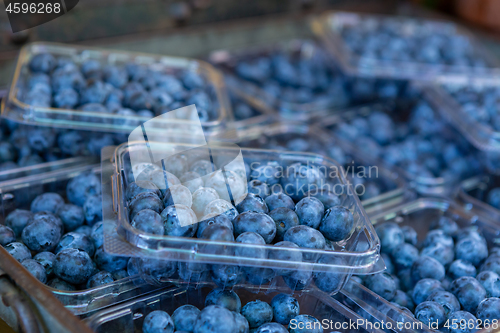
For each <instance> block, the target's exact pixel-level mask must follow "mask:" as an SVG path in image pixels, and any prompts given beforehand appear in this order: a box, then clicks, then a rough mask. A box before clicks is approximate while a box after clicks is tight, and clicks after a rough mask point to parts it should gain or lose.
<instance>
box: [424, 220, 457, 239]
mask: <svg viewBox="0 0 500 333" xmlns="http://www.w3.org/2000/svg"><path fill="white" fill-rule="evenodd" d="M431 229H440V230H443V231H444V232H445V233H446V234H447V235H449V236H454V235H455V234H456V233H457V232H458V229H459V228H458V225H457V223H456V222H455V221H453V220H452V219H451V218H449V217H446V216H441V217H440V218H439V219H437V220H434V221H433V222H432V223H431Z"/></svg>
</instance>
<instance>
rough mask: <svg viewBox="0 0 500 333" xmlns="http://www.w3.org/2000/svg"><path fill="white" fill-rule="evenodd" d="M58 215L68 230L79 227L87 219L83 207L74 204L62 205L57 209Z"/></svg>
mask: <svg viewBox="0 0 500 333" xmlns="http://www.w3.org/2000/svg"><path fill="white" fill-rule="evenodd" d="M57 216H59V218H60V219H61V221H62V223H63V224H64V230H66V231H73V230H75V229H77V228H78V227H80V226H81V225H82V224H83V222H84V220H85V216H84V213H83V209H82V207H79V206H76V205H72V204H63V205H61V206H60V207H59V209H58V210H57Z"/></svg>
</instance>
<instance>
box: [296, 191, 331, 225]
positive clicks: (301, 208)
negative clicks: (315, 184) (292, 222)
mask: <svg viewBox="0 0 500 333" xmlns="http://www.w3.org/2000/svg"><path fill="white" fill-rule="evenodd" d="M328 211H330V210H328ZM328 211H327V213H328ZM295 213H297V216H298V218H299V221H300V224H301V225H306V226H308V227H311V228H314V229H317V228H318V227H319V225H320V223H321V222H322V219H323V215H325V206H324V205H323V203H321V201H319V200H318V199H316V198H314V197H305V198H303V199H301V200H300V201H299V202H298V203H297V205H295ZM330 213H331V211H330Z"/></svg>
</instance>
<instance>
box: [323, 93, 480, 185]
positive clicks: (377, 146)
mask: <svg viewBox="0 0 500 333" xmlns="http://www.w3.org/2000/svg"><path fill="white" fill-rule="evenodd" d="M411 104H413V103H411ZM403 105H406V107H404V108H403V107H402V106H401V105H398V104H396V103H395V104H386V105H385V106H376V105H374V106H370V108H371V110H370V112H369V114H368V115H366V116H365V115H359V116H354V117H351V118H349V119H347V121H345V122H342V123H340V124H335V125H333V126H332V131H333V133H334V134H335V136H336V137H337V138H338V139H339V140H344V141H347V142H349V143H351V144H352V145H353V146H355V147H356V149H357V150H358V153H359V154H360V156H364V158H365V160H367V161H368V160H369V161H372V162H376V161H382V162H383V163H384V164H386V165H389V166H397V167H399V168H400V169H403V170H404V171H405V172H407V173H409V174H410V175H412V176H413V177H423V178H435V177H443V178H444V179H451V180H461V179H465V178H467V177H471V176H473V175H476V174H477V173H478V172H479V170H480V168H481V165H480V164H479V162H478V160H477V153H476V150H475V149H474V147H472V145H470V144H469V143H468V142H467V141H466V140H465V139H464V138H463V137H461V136H460V135H459V134H458V133H457V132H456V130H455V129H453V128H451V126H449V125H448V124H446V123H445V122H444V120H443V119H442V118H441V117H440V116H439V115H438V114H437V112H436V111H435V110H433V108H432V107H431V106H430V105H429V104H428V103H426V102H425V101H419V102H416V103H414V104H413V105H412V106H411V105H410V106H408V105H407V104H406V103H404V104H403ZM408 109H409V110H410V112H408Z"/></svg>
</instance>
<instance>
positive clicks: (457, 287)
mask: <svg viewBox="0 0 500 333" xmlns="http://www.w3.org/2000/svg"><path fill="white" fill-rule="evenodd" d="M450 292H451V293H452V294H454V295H455V296H456V297H457V299H458V300H459V301H460V304H461V305H462V308H463V309H464V310H465V311H469V312H471V313H475V312H476V308H477V306H478V305H479V303H480V302H481V301H482V300H483V299H485V298H486V290H485V289H484V288H483V286H482V285H481V284H480V283H479V282H478V281H477V280H476V279H475V278H473V277H471V276H463V277H461V278H458V279H456V280H455V281H453V282H452V283H451V286H450Z"/></svg>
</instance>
